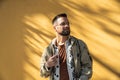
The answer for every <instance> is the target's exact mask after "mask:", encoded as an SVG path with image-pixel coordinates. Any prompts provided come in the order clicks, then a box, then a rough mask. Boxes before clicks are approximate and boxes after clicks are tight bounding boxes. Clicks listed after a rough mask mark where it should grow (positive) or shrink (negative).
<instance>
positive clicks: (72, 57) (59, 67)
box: [40, 13, 92, 80]
mask: <svg viewBox="0 0 120 80" xmlns="http://www.w3.org/2000/svg"><path fill="white" fill-rule="evenodd" d="M52 24H53V27H54V30H55V32H56V38H54V39H53V40H52V42H51V43H50V44H49V46H48V47H47V48H45V50H44V52H43V55H42V58H41V67H40V74H41V76H43V77H48V76H49V77H50V80H89V79H90V78H91V76H92V59H91V57H90V54H89V51H88V48H87V46H86V44H85V43H84V42H83V41H82V40H79V39H77V38H75V37H73V36H70V24H69V21H68V18H67V15H66V14H65V13H62V14H58V15H57V16H55V17H54V19H53V21H52Z"/></svg>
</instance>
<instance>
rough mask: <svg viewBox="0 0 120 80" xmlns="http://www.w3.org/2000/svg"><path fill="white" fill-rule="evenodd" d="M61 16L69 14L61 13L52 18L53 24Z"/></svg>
mask: <svg viewBox="0 0 120 80" xmlns="http://www.w3.org/2000/svg"><path fill="white" fill-rule="evenodd" d="M60 17H67V14H66V13H61V14H58V15H56V16H55V17H54V18H53V20H52V24H54V22H55V21H56V20H57V19H58V18H60Z"/></svg>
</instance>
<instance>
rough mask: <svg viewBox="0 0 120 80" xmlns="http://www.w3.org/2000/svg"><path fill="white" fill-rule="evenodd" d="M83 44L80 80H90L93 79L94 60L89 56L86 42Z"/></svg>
mask: <svg viewBox="0 0 120 80" xmlns="http://www.w3.org/2000/svg"><path fill="white" fill-rule="evenodd" d="M80 44H81V48H80V49H81V59H80V60H81V67H82V68H81V76H80V80H88V79H90V78H91V77H92V58H91V56H90V54H89V50H88V47H87V45H86V44H85V43H84V42H80Z"/></svg>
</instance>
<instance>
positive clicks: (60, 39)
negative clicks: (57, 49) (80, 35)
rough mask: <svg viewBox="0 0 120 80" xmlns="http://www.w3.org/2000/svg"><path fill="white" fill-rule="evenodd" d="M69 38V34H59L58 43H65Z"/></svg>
mask: <svg viewBox="0 0 120 80" xmlns="http://www.w3.org/2000/svg"><path fill="white" fill-rule="evenodd" d="M67 39H68V36H60V35H59V36H57V43H58V44H63V43H65V41H66V40H67Z"/></svg>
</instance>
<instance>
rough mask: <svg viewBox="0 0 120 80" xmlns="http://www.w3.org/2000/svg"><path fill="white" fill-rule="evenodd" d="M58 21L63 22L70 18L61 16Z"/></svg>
mask: <svg viewBox="0 0 120 80" xmlns="http://www.w3.org/2000/svg"><path fill="white" fill-rule="evenodd" d="M56 21H57V23H62V22H68V19H67V18H66V17H60V18H58V19H57V20H56Z"/></svg>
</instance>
